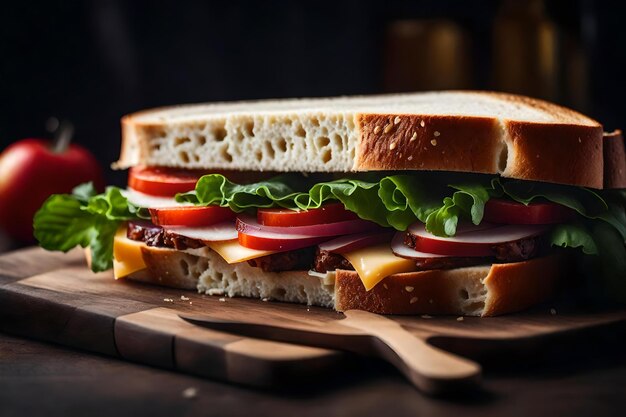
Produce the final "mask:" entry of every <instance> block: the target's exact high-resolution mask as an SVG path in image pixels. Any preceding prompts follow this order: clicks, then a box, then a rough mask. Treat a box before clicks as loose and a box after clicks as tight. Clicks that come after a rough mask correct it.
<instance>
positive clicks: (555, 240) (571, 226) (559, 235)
mask: <svg viewBox="0 0 626 417" xmlns="http://www.w3.org/2000/svg"><path fill="white" fill-rule="evenodd" d="M549 239H550V244H551V245H552V246H560V247H562V248H581V250H582V251H583V253H584V254H586V255H597V254H598V247H597V245H596V242H595V240H594V239H593V237H592V236H591V233H590V232H589V231H588V230H587V228H586V227H585V226H583V225H582V224H579V223H567V224H559V225H557V226H555V227H554V228H553V229H552V231H551V232H550V236H549Z"/></svg>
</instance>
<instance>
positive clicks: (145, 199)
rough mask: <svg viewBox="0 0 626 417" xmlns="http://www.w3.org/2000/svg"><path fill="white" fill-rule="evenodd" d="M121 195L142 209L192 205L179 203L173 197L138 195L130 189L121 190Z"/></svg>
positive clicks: (138, 193)
mask: <svg viewBox="0 0 626 417" xmlns="http://www.w3.org/2000/svg"><path fill="white" fill-rule="evenodd" d="M122 195H123V196H124V197H126V199H128V201H129V202H130V203H131V204H133V205H135V206H137V207H144V208H164V207H189V206H193V205H194V204H193V203H179V202H178V201H176V200H175V199H174V197H157V196H153V195H149V194H144V193H140V192H139V191H137V190H133V189H132V188H128V189H126V190H122Z"/></svg>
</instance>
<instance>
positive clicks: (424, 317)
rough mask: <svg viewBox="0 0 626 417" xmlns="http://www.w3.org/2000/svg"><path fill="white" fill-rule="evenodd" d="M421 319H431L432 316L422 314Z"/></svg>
mask: <svg viewBox="0 0 626 417" xmlns="http://www.w3.org/2000/svg"><path fill="white" fill-rule="evenodd" d="M422 318H423V319H432V318H433V316H429V315H428V314H422Z"/></svg>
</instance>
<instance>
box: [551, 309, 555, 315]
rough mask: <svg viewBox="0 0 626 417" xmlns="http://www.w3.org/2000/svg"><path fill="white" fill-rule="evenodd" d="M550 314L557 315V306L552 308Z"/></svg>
mask: <svg viewBox="0 0 626 417" xmlns="http://www.w3.org/2000/svg"><path fill="white" fill-rule="evenodd" d="M550 314H552V315H553V316H556V309H555V308H551V309H550Z"/></svg>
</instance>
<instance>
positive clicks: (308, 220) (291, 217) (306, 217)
mask: <svg viewBox="0 0 626 417" xmlns="http://www.w3.org/2000/svg"><path fill="white" fill-rule="evenodd" d="M358 218H359V216H357V215H356V213H353V212H351V211H350V210H346V208H345V207H344V206H343V203H330V204H325V205H323V206H322V207H320V208H316V209H311V210H301V211H294V210H287V209H259V210H258V211H257V220H258V222H259V223H260V224H261V225H263V226H278V227H292V226H311V225H315V224H326V223H336V222H341V221H346V220H356V219H358Z"/></svg>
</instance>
